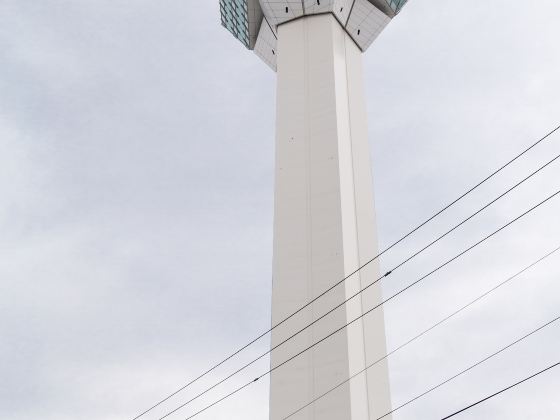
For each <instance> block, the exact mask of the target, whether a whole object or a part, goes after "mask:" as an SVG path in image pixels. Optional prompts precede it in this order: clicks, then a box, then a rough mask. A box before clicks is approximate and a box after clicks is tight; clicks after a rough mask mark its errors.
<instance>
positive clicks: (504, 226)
mask: <svg viewBox="0 0 560 420" xmlns="http://www.w3.org/2000/svg"><path fill="white" fill-rule="evenodd" d="M558 194H560V190H557V191H556V192H554V193H553V194H551V195H549V196H548V197H547V198H545V199H544V200H542V201H540V202H539V203H538V204H536V205H534V206H533V207H531V208H530V209H528V210H526V211H525V212H523V213H522V214H520V215H519V216H517V217H515V218H514V219H512V220H510V221H509V222H508V223H506V224H505V225H503V226H501V227H500V228H498V229H497V230H495V231H493V232H492V233H490V234H488V235H487V236H485V237H484V238H483V239H481V240H479V241H478V242H476V243H474V244H473V245H471V246H469V247H468V248H466V249H465V250H463V251H462V252H460V253H459V254H457V255H455V256H454V257H452V258H451V259H449V260H447V261H446V262H444V263H443V264H441V265H439V266H438V267H436V268H435V269H433V270H432V271H430V272H429V273H427V274H425V275H424V276H422V277H420V278H419V279H418V280H416V281H414V282H413V283H411V284H409V285H408V286H406V287H405V288H403V289H401V290H400V291H398V292H397V293H395V294H393V295H391V296H390V297H389V298H387V299H385V300H383V301H382V302H380V303H379V304H377V305H376V306H374V307H372V308H371V309H369V310H367V311H365V312H364V313H362V314H361V315H360V316H358V317H356V318H354V319H353V320H351V321H349V322H348V323H346V324H344V325H343V326H341V327H340V328H338V329H336V330H335V331H333V332H331V333H329V334H328V335H327V336H325V337H323V338H321V339H320V340H318V341H316V342H315V343H313V344H311V345H309V346H308V347H306V348H304V349H303V350H301V351H299V352H298V353H296V354H295V355H293V356H291V357H290V358H288V359H287V360H285V361H283V362H281V363H279V364H278V365H276V366H274V367H272V368H271V369H269V370H268V371H266V372H265V373H263V374H261V375H260V376H258V377H256V378H255V379H254V380H252V381H251V382H248V383H246V384H245V385H242V386H241V387H239V388H236V389H235V390H234V391H232V392H231V393H229V394H227V395H226V396H225V397H222V398H220V399H219V400H218V401H216V402H214V403H212V404H210V405H208V406H206V407H205V408H203V409H201V410H199V411H197V412H196V413H195V414H193V415H192V416H190V417H188V418H187V419H191V418H193V417H195V416H197V415H199V414H201V413H202V412H204V411H206V410H208V409H209V408H211V407H213V406H215V405H216V404H218V403H219V402H221V401H223V400H224V399H226V398H229V397H231V396H232V395H234V394H236V393H238V392H239V391H241V390H242V389H244V388H247V387H248V386H249V385H252V384H253V383H255V382H258V381H259V380H260V379H262V378H263V377H265V376H267V375H269V374H271V373H272V372H274V371H275V370H277V369H279V368H280V367H282V366H283V365H285V364H287V363H288V362H290V361H292V360H293V359H295V358H296V357H298V356H300V355H302V354H303V353H305V352H307V351H308V350H310V349H311V348H313V347H315V346H317V345H319V344H320V343H322V342H324V341H325V340H327V339H328V338H330V337H332V336H333V335H335V334H337V333H338V332H340V331H342V330H343V329H345V328H347V327H348V326H349V325H351V324H353V323H354V322H356V321H358V320H359V319H361V318H363V317H364V316H366V315H368V314H369V313H371V312H373V311H374V310H376V309H377V308H379V307H381V306H382V305H384V304H385V303H387V302H389V301H391V300H393V299H394V298H396V297H397V296H399V295H401V294H402V293H404V292H406V291H407V290H409V289H411V288H412V287H414V286H416V285H417V284H419V283H420V282H422V281H423V280H424V279H426V278H427V277H429V276H431V275H432V274H434V273H436V272H437V271H439V270H441V269H442V268H444V267H445V266H447V265H449V264H450V263H451V262H453V261H455V260H457V259H458V258H460V257H461V256H463V255H464V254H466V253H467V252H469V251H470V250H472V249H474V248H476V247H477V246H479V245H480V244H482V243H483V242H485V241H487V240H488V239H490V238H491V237H493V236H495V235H496V234H498V233H499V232H501V231H502V230H504V229H506V228H507V227H508V226H510V225H512V224H513V223H515V222H517V221H518V220H520V219H521V218H523V217H525V216H526V215H528V214H530V213H531V212H533V211H534V210H536V209H537V208H539V207H540V206H542V205H543V204H545V203H547V202H548V201H550V200H551V199H553V198H554V197H556V196H558ZM196 398H197V397H195V398H194V399H196ZM194 399H193V400H194ZM188 403H189V402H186V403H184V404H182V405H180V406H179V407H177V408H176V409H174V410H172V411H170V412H168V413H167V414H165V415H164V416H163V417H160V418H159V419H158V420H162V419H164V418H166V417H168V416H169V415H171V414H173V413H175V412H177V411H178V410H179V409H181V408H183V407H185V406H186V405H187V404H188Z"/></svg>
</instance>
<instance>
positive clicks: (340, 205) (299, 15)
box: [220, 0, 406, 420]
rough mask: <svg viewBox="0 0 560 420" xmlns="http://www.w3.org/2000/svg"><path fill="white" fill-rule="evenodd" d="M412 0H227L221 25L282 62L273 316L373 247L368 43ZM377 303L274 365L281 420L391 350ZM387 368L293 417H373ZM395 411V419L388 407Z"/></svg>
mask: <svg viewBox="0 0 560 420" xmlns="http://www.w3.org/2000/svg"><path fill="white" fill-rule="evenodd" d="M405 2H406V0H260V2H259V1H258V0H220V10H221V15H222V24H223V25H224V26H225V27H226V28H227V29H228V30H229V31H230V32H232V34H233V35H234V36H235V37H236V38H238V39H239V40H240V41H241V42H242V43H243V44H244V45H245V46H246V47H247V48H249V49H252V50H254V51H255V53H256V54H257V55H258V56H259V57H260V58H261V59H262V60H263V61H264V62H265V63H266V64H268V65H269V66H270V67H271V68H272V69H273V70H275V71H277V74H278V77H277V80H278V81H277V115H276V163H275V165H276V168H275V203H274V245H273V250H274V251H273V254H274V255H273V286H272V324H273V325H275V324H276V323H278V322H279V321H281V320H283V319H284V318H285V317H287V316H288V315H290V314H292V313H293V312H295V311H296V310H297V309H299V308H300V307H302V306H304V305H305V304H306V303H307V302H309V301H310V300H312V299H313V298H314V297H316V296H317V295H319V294H320V293H322V292H323V291H325V290H326V289H328V288H329V287H330V286H331V285H333V284H334V283H337V282H338V281H339V280H340V279H342V278H344V277H346V276H347V275H349V274H350V273H352V272H354V270H356V269H357V268H358V267H360V266H362V265H363V264H364V263H365V262H367V261H368V260H370V259H371V258H373V257H375V256H376V255H377V254H378V249H377V234H376V223H375V211H374V200H373V184H372V178H371V164H370V155H369V145H368V136H367V117H366V107H365V98H364V86H363V75H362V57H361V55H362V52H364V51H365V50H366V49H367V48H368V47H369V46H370V45H371V43H372V42H373V41H374V40H375V38H376V37H377V36H378V35H379V34H380V33H381V31H382V30H383V29H384V28H385V26H386V25H387V24H388V23H389V21H390V20H391V19H392V18H393V17H394V16H395V15H396V14H397V13H398V12H399V11H400V9H401V7H402V6H403V5H404V3H405ZM378 277H379V268H378V266H377V262H374V263H372V264H369V265H368V266H366V267H365V268H364V269H362V270H360V271H359V272H358V273H356V274H354V275H352V276H351V277H350V278H349V279H348V280H346V281H345V282H344V283H343V284H341V285H340V286H338V287H336V288H335V289H333V290H332V291H331V292H329V293H328V294H327V295H325V296H324V297H322V298H320V299H318V300H317V301H316V302H314V303H313V304H312V305H310V306H309V307H308V308H306V309H305V310H303V311H301V312H300V313H299V314H298V315H296V316H295V317H293V318H292V319H290V320H289V321H288V322H286V323H285V324H282V325H281V326H279V327H278V328H275V329H274V330H273V333H272V345H273V346H274V345H276V344H277V343H280V342H282V341H283V340H284V339H286V338H287V337H289V336H291V335H292V334H293V333H294V332H295V331H298V330H300V329H301V328H303V327H304V326H306V325H308V324H309V323H311V322H312V321H313V320H316V319H317V318H318V317H320V316H321V315H323V314H324V313H326V312H327V311H329V310H330V309H331V308H333V307H335V306H336V305H338V304H340V303H341V302H343V301H344V300H346V299H347V298H348V297H349V296H351V295H353V294H354V293H356V292H358V291H359V290H360V289H363V288H364V287H366V286H367V285H369V284H371V283H372V282H374V281H375V280H376V279H377V278H378ZM380 300H381V290H380V288H379V285H378V284H376V285H374V286H372V287H370V288H368V290H367V291H365V292H364V293H362V294H361V295H360V296H358V297H356V298H354V299H352V300H350V301H349V302H348V303H347V304H345V305H344V306H343V307H341V308H339V309H338V310H337V311H335V312H333V313H332V314H330V315H329V316H327V317H326V318H324V319H322V320H320V321H319V322H317V323H316V324H315V325H313V326H312V327H310V328H308V329H306V330H305V331H303V332H302V333H301V334H299V335H298V336H297V337H295V338H294V339H293V340H290V341H289V342H288V343H286V344H285V345H283V346H281V347H279V348H278V349H276V350H274V351H273V352H272V354H271V367H274V366H277V365H279V364H280V363H282V362H283V361H285V360H286V359H288V358H290V357H291V356H293V355H295V354H297V353H298V352H300V351H301V350H302V349H304V348H306V347H308V346H310V345H311V344H313V343H315V342H317V341H319V340H321V339H322V338H323V337H325V336H327V335H328V334H330V333H331V332H332V331H334V330H335V329H337V328H340V327H341V326H343V325H345V324H346V323H347V322H349V321H351V320H353V319H354V318H356V317H358V316H360V315H361V314H362V313H364V312H365V311H367V310H368V309H370V308H372V307H373V306H375V305H376V304H377V303H379V302H380ZM385 354H386V346H385V326H384V319H383V312H382V309H381V308H379V309H378V310H376V311H374V312H372V313H370V314H368V315H367V316H365V317H364V318H362V319H361V320H360V321H358V322H354V323H353V324H352V325H350V326H349V327H348V328H345V329H343V330H342V331H341V332H339V333H337V334H335V335H334V336H332V337H330V338H328V339H327V340H325V341H324V342H322V343H320V344H319V345H317V346H315V347H313V348H312V349H311V350H309V351H307V352H305V353H304V354H302V355H301V356H299V357H297V358H295V359H294V360H292V361H290V362H289V363H287V364H286V365H284V366H282V367H281V368H279V369H278V370H275V371H273V372H272V374H271V379H270V394H271V395H270V420H281V419H284V418H285V417H286V416H287V415H289V414H291V413H292V412H293V411H295V410H297V409H298V408H300V407H302V406H303V405H305V404H307V403H308V402H309V401H311V400H313V399H314V398H316V397H317V396H320V395H322V394H323V393H324V392H326V391H328V390H329V389H331V388H332V387H334V386H336V385H337V384H339V383H340V382H342V381H344V380H345V379H347V378H348V377H350V376H351V375H353V374H354V373H356V372H358V371H360V370H362V369H364V368H365V366H367V365H369V364H371V363H373V362H375V361H376V360H378V359H379V358H381V357H383V356H385ZM390 408H391V398H390V392H389V379H388V369H387V365H386V363H385V362H382V363H379V364H377V365H375V366H374V367H373V368H372V369H369V370H368V371H367V372H366V373H364V374H362V375H358V376H357V377H356V378H354V379H352V380H351V381H350V382H349V383H347V384H345V385H343V386H341V387H339V388H337V389H336V390H335V391H334V392H332V393H331V394H329V396H328V398H322V399H320V400H318V401H317V402H316V403H314V404H312V405H310V406H309V407H307V408H305V409H304V410H302V411H300V412H299V413H297V415H295V416H294V417H293V419H298V420H311V419H313V420H371V419H376V418H378V417H379V416H381V415H383V414H385V413H387V412H388V411H390ZM386 418H389V417H386Z"/></svg>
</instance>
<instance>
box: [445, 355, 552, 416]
mask: <svg viewBox="0 0 560 420" xmlns="http://www.w3.org/2000/svg"><path fill="white" fill-rule="evenodd" d="M558 366H560V362H558V363H555V364H553V365H550V366H549V367H547V368H545V369H543V370H541V371H539V372H537V373H534V374H532V375H531V376H528V377H526V378H525V379H523V380H521V381H519V382H516V383H514V384H513V385H510V386H508V387H507V388H504V389H501V390H500V391H498V392H495V393H494V394H491V395H488V396H487V397H486V398H483V399H481V400H479V401H477V402H475V403H473V404H471V405H469V406H467V407H465V408H463V409H461V410H459V411H456V412H455V413H453V414H450V415H449V416H447V417H444V418H443V419H441V420H447V419H450V418H451V417H454V416H456V415H457V414H460V413H462V412H464V411H467V410H470V409H471V408H473V407H474V406H476V405H478V404H481V403H483V402H485V401H488V400H489V399H491V398H494V397H496V396H498V395H500V394H502V393H504V392H506V391H509V390H510V389H512V388H515V387H516V386H518V385H521V384H522V383H524V382H527V381H529V380H531V379H533V378H535V377H537V376H539V375H542V374H543V373H545V372H548V371H549V370H551V369H554V368H555V367H558Z"/></svg>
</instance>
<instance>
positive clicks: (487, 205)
mask: <svg viewBox="0 0 560 420" xmlns="http://www.w3.org/2000/svg"><path fill="white" fill-rule="evenodd" d="M559 158H560V154H559V155H557V156H555V157H554V158H552V159H551V160H549V161H548V162H547V163H545V164H544V165H542V166H541V167H539V168H538V169H537V170H535V171H533V172H532V173H531V174H530V175H528V176H526V177H525V178H523V179H522V180H521V181H519V182H517V183H516V184H515V185H514V186H512V187H510V188H509V189H508V190H506V191H505V192H503V193H502V194H500V195H499V196H498V197H496V198H494V199H493V200H491V201H490V202H488V203H487V204H486V205H484V206H483V207H481V208H480V209H479V210H477V211H476V212H474V213H472V214H471V215H470V216H468V217H467V218H466V219H464V220H463V221H461V222H460V223H458V224H457V225H455V226H454V227H452V228H451V229H449V230H448V231H446V232H445V233H444V234H442V235H440V236H439V237H438V238H436V239H435V240H433V241H432V242H430V243H429V244H428V245H426V246H424V247H423V248H421V249H420V250H419V251H417V252H415V253H414V254H412V255H411V256H410V257H408V258H407V259H405V260H404V261H402V262H401V263H399V264H398V265H396V266H395V267H393V269H391V270H389V271H388V272H387V273H386V274H385V275H383V276H381V277H379V278H377V279H376V280H375V281H373V282H372V283H370V284H368V285H367V286H365V287H364V288H362V289H360V290H359V291H357V292H356V293H354V294H353V295H352V296H349V297H348V298H347V299H346V300H344V301H343V302H341V303H339V304H338V305H336V306H335V307H333V308H331V309H330V310H329V311H327V312H326V313H324V314H323V315H321V316H320V317H318V318H316V319H314V320H313V321H312V322H310V323H309V324H307V325H305V326H304V327H302V328H301V329H299V330H298V331H296V332H295V333H293V334H292V335H290V336H289V337H287V338H286V339H284V340H283V341H281V342H280V343H278V344H276V345H275V346H273V347H272V348H270V349H269V350H268V351H266V352H265V353H262V354H261V355H259V356H257V357H256V358H254V359H253V360H251V361H250V362H248V363H246V364H245V365H243V366H242V367H240V368H239V369H237V370H236V371H234V372H233V373H231V374H229V375H228V376H226V377H224V378H223V379H221V380H219V381H218V382H216V383H214V384H213V385H211V386H210V387H208V388H206V389H205V390H203V391H201V392H200V393H198V394H197V395H195V396H194V397H193V398H191V399H190V400H188V401H186V402H184V403H183V404H181V405H180V406H178V407H176V408H175V409H174V410H172V411H170V412H168V413H166V414H165V415H164V416H163V417H160V418H159V420H162V419H165V418H166V417H168V416H170V415H171V414H173V413H175V412H177V411H178V410H180V409H181V408H183V407H185V406H187V405H188V404H190V403H191V402H193V401H195V400H196V399H198V398H200V397H202V396H203V395H205V394H207V393H208V392H210V391H211V390H213V389H214V388H216V387H218V386H219V385H221V384H223V383H224V382H226V381H227V380H229V379H230V378H232V377H233V376H235V375H237V374H238V373H239V372H241V371H243V370H245V369H247V368H248V367H249V366H251V365H253V364H254V363H256V362H257V361H259V360H261V359H262V358H263V357H265V356H267V355H268V354H270V353H272V352H273V351H274V350H276V349H277V348H279V347H281V346H282V345H284V344H285V343H287V342H288V341H290V340H292V339H293V338H294V337H296V336H297V335H299V334H301V333H302V332H303V331H305V330H306V329H308V328H309V327H311V326H313V325H315V324H316V323H317V322H319V321H321V320H322V319H324V318H326V317H327V316H328V315H330V314H331V313H333V312H334V311H336V310H337V309H339V308H340V307H342V306H344V305H345V304H346V303H348V302H349V301H350V300H352V299H354V298H355V297H356V296H358V295H360V294H361V293H363V292H364V291H365V290H367V289H369V288H370V287H372V286H373V285H375V284H376V283H378V282H379V281H381V280H382V279H384V278H385V277H388V276H389V275H390V274H391V273H393V272H395V271H396V270H398V269H399V268H401V267H402V266H404V265H405V264H406V263H408V262H409V261H411V260H412V259H413V258H415V257H416V256H418V255H420V254H421V253H422V252H424V251H425V250H427V249H428V248H430V247H432V246H433V245H434V244H436V243H437V242H439V241H440V240H442V239H443V238H445V237H446V236H447V235H449V234H450V233H451V232H453V231H455V230H456V229H457V228H459V227H460V226H462V225H463V224H465V223H466V222H467V221H469V220H471V219H472V218H473V217H475V216H476V215H477V214H479V213H481V212H482V211H484V210H485V209H487V208H488V207H490V206H491V205H492V204H494V203H495V202H497V201H498V200H500V199H501V198H503V197H504V196H506V195H507V194H509V193H510V192H511V191H513V190H514V189H516V188H517V187H519V186H520V185H521V184H523V183H524V182H526V181H527V180H529V179H530V178H532V177H533V176H534V175H536V174H537V173H539V172H540V171H542V170H543V169H544V168H546V167H547V166H548V165H550V164H551V163H553V162H555V161H556V160H557V159H559Z"/></svg>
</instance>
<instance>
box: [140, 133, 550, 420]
mask: <svg viewBox="0 0 560 420" xmlns="http://www.w3.org/2000/svg"><path fill="white" fill-rule="evenodd" d="M559 129H560V125H559V126H557V127H556V128H554V129H553V130H551V131H550V132H548V133H547V134H546V135H544V136H543V137H541V138H540V139H539V140H537V141H536V142H534V143H533V144H531V145H530V146H529V147H527V148H526V149H524V150H523V151H522V152H520V153H519V154H517V155H516V156H515V157H513V158H512V159H510V160H509V161H508V162H507V163H505V164H504V165H502V166H501V167H499V168H498V169H496V170H494V171H493V172H492V173H491V174H489V175H488V176H486V178H484V179H483V180H481V181H480V182H478V183H477V184H476V185H474V186H473V187H471V188H470V189H469V190H467V191H466V192H464V193H463V194H461V195H460V196H459V197H457V198H456V199H455V200H453V201H451V202H450V203H449V204H447V205H446V206H444V207H443V208H442V209H441V210H439V211H438V212H436V213H435V214H434V215H432V216H431V217H429V218H428V219H426V220H425V221H424V222H422V223H420V224H419V225H418V226H416V227H415V228H414V229H412V230H411V231H410V232H408V233H407V234H406V235H404V236H403V237H401V238H400V239H399V240H397V241H396V242H393V243H392V244H391V245H389V246H388V247H387V248H385V249H384V250H383V251H381V252H379V253H378V254H377V255H376V256H375V257H373V258H371V259H370V260H368V261H366V262H365V263H364V264H363V265H361V266H360V267H358V268H357V269H356V270H354V271H353V272H352V273H350V274H348V275H347V276H346V277H344V278H343V279H341V280H340V281H338V282H336V283H335V284H333V285H332V286H330V287H329V288H328V289H326V290H325V291H323V292H321V293H320V294H319V295H317V296H316V297H314V298H313V299H312V300H310V301H309V302H307V303H306V304H305V305H304V306H302V307H300V308H299V309H297V310H296V311H295V312H292V313H291V314H290V315H288V316H287V317H286V318H284V319H282V320H281V321H279V322H278V323H276V324H274V325H272V326H271V328H270V329H268V330H267V331H265V332H263V333H261V334H260V335H259V336H257V337H256V338H254V339H253V340H251V341H250V342H249V343H247V344H245V345H244V346H242V347H240V348H239V349H238V350H236V351H234V352H233V353H231V354H230V355H229V356H227V357H226V358H224V359H223V360H222V361H220V362H218V363H216V364H215V365H214V366H212V367H211V368H209V369H208V370H206V371H204V372H203V373H202V374H200V375H199V376H197V377H196V378H194V379H193V380H191V381H190V382H188V383H187V384H185V385H183V386H182V387H180V388H178V389H177V390H176V391H174V392H172V393H171V394H169V395H168V396H166V397H165V398H163V399H161V400H160V401H158V402H157V403H156V404H154V405H153V406H151V407H150V408H148V409H147V410H145V411H144V412H142V413H140V414H139V415H137V416H136V417H134V418H133V419H132V420H137V419H139V418H140V417H142V416H144V415H146V414H147V413H149V412H151V411H152V410H153V409H155V408H156V407H159V406H160V405H161V404H163V403H164V402H166V401H168V400H169V399H170V398H172V397H174V396H175V395H177V394H178V393H180V392H181V391H184V390H185V389H187V388H188V387H189V386H191V385H192V384H194V383H195V382H197V381H199V380H200V379H202V378H203V377H205V376H206V375H208V374H209V373H211V372H213V371H214V370H216V369H217V368H218V367H220V366H222V365H223V364H224V363H226V362H227V361H229V360H231V359H232V358H233V357H235V356H237V355H238V354H239V353H241V352H242V351H243V350H245V349H247V348H248V347H249V346H251V345H253V344H254V343H256V342H257V341H259V340H260V339H261V338H263V337H265V336H266V335H268V334H269V333H270V332H272V331H273V330H274V329H276V328H277V327H279V326H280V325H282V324H284V323H285V322H286V321H288V320H289V319H291V318H293V317H294V316H295V315H297V314H298V313H300V312H301V311H303V310H304V309H305V308H307V307H309V306H310V305H311V304H313V303H314V302H316V301H317V300H318V299H320V298H322V297H323V296H325V295H326V294H327V293H329V292H330V291H332V290H333V289H335V288H336V287H337V286H339V285H340V284H342V283H344V282H345V281H346V280H348V279H349V278H350V277H352V276H353V275H354V274H356V273H357V272H359V271H360V270H362V269H363V268H364V267H366V266H368V265H369V264H371V263H372V262H373V261H375V260H377V259H378V258H379V257H380V256H382V255H383V254H385V253H386V252H387V251H389V250H390V249H392V248H394V247H395V246H397V245H398V244H400V243H401V242H402V241H404V240H405V239H407V238H408V237H409V236H411V235H412V234H414V233H415V232H416V231H418V230H419V229H420V228H422V227H423V226H425V225H426V224H428V223H429V222H431V221H432V220H434V219H435V218H436V217H438V216H439V215H441V214H442V213H443V212H445V211H446V210H448V209H449V208H450V207H452V206H453V205H455V204H456V203H457V202H459V201H460V200H462V199H463V198H465V197H466V196H468V195H469V194H470V193H472V192H473V191H475V190H476V189H478V188H479V187H480V186H481V185H483V184H484V183H486V182H487V181H489V180H490V179H491V178H493V177H494V176H496V175H497V174H498V173H500V172H501V171H503V170H504V169H505V168H507V167H508V166H509V165H511V164H512V163H514V162H515V161H517V160H518V159H519V158H521V157H522V156H523V155H525V154H526V153H527V152H529V151H530V150H532V149H533V148H534V147H536V146H537V145H539V144H540V143H542V142H543V141H544V140H546V139H548V138H549V137H550V136H552V135H553V134H554V133H555V132H556V131H558V130H559Z"/></svg>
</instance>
